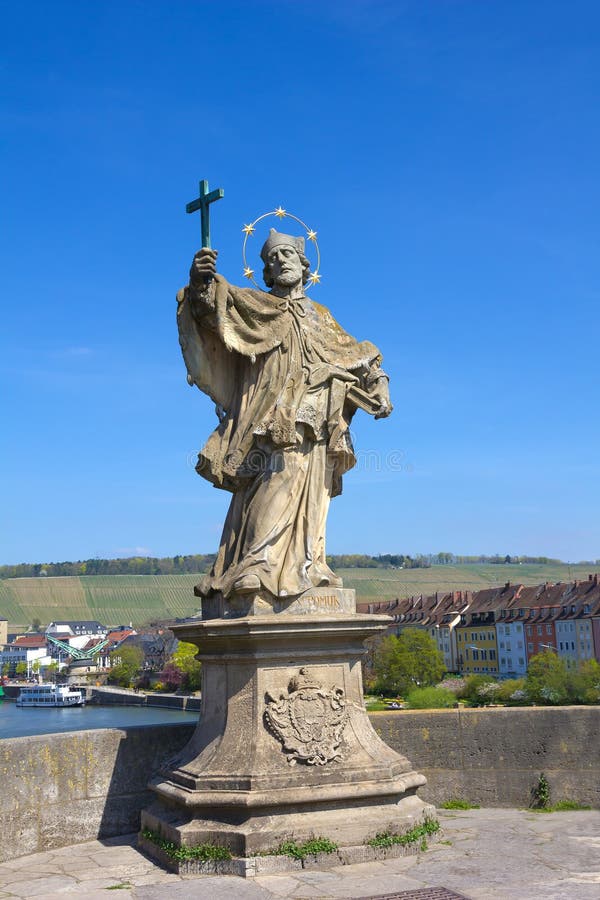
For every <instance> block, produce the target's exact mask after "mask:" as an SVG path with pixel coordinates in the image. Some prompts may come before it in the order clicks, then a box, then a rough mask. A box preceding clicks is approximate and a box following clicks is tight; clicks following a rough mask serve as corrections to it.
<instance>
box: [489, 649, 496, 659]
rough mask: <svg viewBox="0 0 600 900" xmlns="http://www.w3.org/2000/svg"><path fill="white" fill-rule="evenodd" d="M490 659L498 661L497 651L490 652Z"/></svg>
mask: <svg viewBox="0 0 600 900" xmlns="http://www.w3.org/2000/svg"><path fill="white" fill-rule="evenodd" d="M490 659H496V651H495V650H490Z"/></svg>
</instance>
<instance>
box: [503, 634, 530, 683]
mask: <svg viewBox="0 0 600 900" xmlns="http://www.w3.org/2000/svg"><path fill="white" fill-rule="evenodd" d="M496 642H497V644H498V675H499V676H500V678H521V677H522V676H524V675H526V674H527V653H526V652H525V630H524V628H523V623H522V622H513V621H505V620H502V621H500V622H498V623H497V625H496Z"/></svg>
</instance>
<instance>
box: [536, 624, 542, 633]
mask: <svg viewBox="0 0 600 900" xmlns="http://www.w3.org/2000/svg"><path fill="white" fill-rule="evenodd" d="M537 633H538V634H541V633H542V626H541V625H538V627H537Z"/></svg>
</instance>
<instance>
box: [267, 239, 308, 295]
mask: <svg viewBox="0 0 600 900" xmlns="http://www.w3.org/2000/svg"><path fill="white" fill-rule="evenodd" d="M267 268H268V270H269V272H270V273H271V277H272V278H273V284H275V285H281V286H282V287H293V286H295V285H296V284H299V283H300V282H301V281H302V263H301V262H300V257H299V256H298V253H297V251H296V249H295V248H294V247H290V246H288V245H286V244H280V245H279V246H278V247H273V249H272V250H271V251H270V252H269V255H268V256H267Z"/></svg>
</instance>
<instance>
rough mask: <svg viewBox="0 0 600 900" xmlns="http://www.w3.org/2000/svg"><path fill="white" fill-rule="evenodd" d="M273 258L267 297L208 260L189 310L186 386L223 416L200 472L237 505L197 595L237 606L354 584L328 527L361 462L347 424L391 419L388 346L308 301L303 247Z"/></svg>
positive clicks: (183, 311) (279, 244)
mask: <svg viewBox="0 0 600 900" xmlns="http://www.w3.org/2000/svg"><path fill="white" fill-rule="evenodd" d="M261 257H262V260H263V263H264V270H263V278H264V282H265V285H266V287H267V291H260V290H254V289H252V288H240V287H236V286H234V285H231V284H229V283H228V282H227V281H226V280H225V279H224V278H223V277H222V276H221V275H218V274H217V272H216V258H217V252H216V251H214V250H211V249H208V248H203V249H202V250H200V251H199V252H198V253H197V254H196V255H195V257H194V260H193V263H192V267H191V270H190V281H189V284H188V286H187V287H186V288H184V289H183V290H181V291H180V292H179V294H178V298H177V299H178V314H177V318H178V325H179V335H180V343H181V347H182V351H183V356H184V359H185V363H186V366H187V370H188V381H189V383H190V384H196V385H197V386H198V387H199V388H200V390H201V391H203V392H204V393H206V394H208V395H209V396H210V397H211V398H212V400H213V401H214V403H215V404H216V411H217V415H218V417H219V424H218V426H217V428H216V429H215V431H214V432H213V433H212V434H211V435H210V437H209V439H208V441H207V443H206V445H205V446H204V448H203V449H202V450H201V452H200V454H199V456H198V464H197V466H196V470H197V472H198V473H199V474H200V475H202V477H203V478H206V479H207V480H208V481H210V482H212V484H213V485H215V487H218V488H222V489H224V490H227V491H231V493H232V494H233V497H232V499H231V505H230V507H229V512H228V514H227V518H226V521H225V526H224V529H223V536H222V538H221V545H220V547H219V552H218V555H217V559H216V562H215V564H214V567H213V570H212V572H211V573H210V575H207V576H204V578H203V580H202V582H201V584H200V585H199V586H198V588H197V591H196V592H197V593H199V594H200V595H201V596H203V597H210V596H211V595H213V594H216V593H220V594H221V595H222V597H223V598H224V602H225V605H227V603H228V601H232V600H233V598H234V597H235V595H240V594H255V595H260V597H262V598H263V599H266V600H267V602H271V603H272V602H273V601H275V600H277V599H281V598H292V597H295V596H298V595H300V594H302V593H304V592H305V591H310V590H311V589H312V588H315V587H321V586H326V585H330V586H332V587H336V588H337V587H341V586H342V582H341V579H340V578H338V577H337V576H336V575H335V574H334V573H333V572H332V571H331V569H330V568H329V567H328V565H327V562H326V558H325V523H326V519H327V512H328V509H329V502H330V500H331V498H332V497H335V496H336V495H337V494H339V493H341V489H342V475H343V474H344V473H345V472H347V471H348V469H350V468H352V466H353V465H354V464H355V457H354V452H353V448H352V441H351V437H350V432H349V425H350V422H351V420H352V416H353V415H354V412H355V411H356V409H357V408H358V407H361V408H363V409H366V410H367V411H369V412H371V413H372V414H373V415H374V416H375V418H380V417H384V416H388V415H389V414H390V412H391V410H392V406H391V404H390V400H389V392H388V377H387V375H386V374H385V373H384V372H383V370H382V369H381V354H380V352H379V350H378V349H377V347H375V346H374V345H373V344H371V343H369V342H368V341H362V342H358V341H356V340H355V339H354V338H353V337H351V335H349V334H348V333H347V332H346V331H344V330H343V328H341V326H340V325H338V323H337V322H336V320H335V319H334V318H333V316H332V315H331V313H330V312H329V310H328V309H326V308H325V307H324V306H321V305H320V304H318V303H315V302H314V301H312V300H310V299H309V298H308V297H307V296H306V294H305V291H304V285H305V284H306V282H307V280H308V276H309V262H308V260H307V258H306V256H305V255H304V238H301V237H294V236H292V235H289V234H281V233H279V232H277V231H275V230H274V229H271V232H270V234H269V237H268V239H267V241H266V243H265V245H264V246H263V248H262V251H261Z"/></svg>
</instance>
